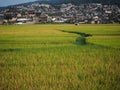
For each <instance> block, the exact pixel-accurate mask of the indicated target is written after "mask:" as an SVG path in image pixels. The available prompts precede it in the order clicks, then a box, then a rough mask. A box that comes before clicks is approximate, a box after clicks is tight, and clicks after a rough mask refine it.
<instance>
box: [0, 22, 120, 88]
mask: <svg viewBox="0 0 120 90" xmlns="http://www.w3.org/2000/svg"><path fill="white" fill-rule="evenodd" d="M62 30H64V31H66V32H62ZM70 31H74V32H82V33H87V34H91V35H92V36H89V37H86V40H87V44H86V45H79V44H76V38H77V37H80V35H78V34H75V33H69V32H70ZM0 90H120V25H119V24H113V25H109V24H106V25H89V24H88V25H79V26H75V25H73V24H46V25H44V24H43V25H42V24H41V25H0Z"/></svg>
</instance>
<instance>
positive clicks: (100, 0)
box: [39, 0, 120, 5]
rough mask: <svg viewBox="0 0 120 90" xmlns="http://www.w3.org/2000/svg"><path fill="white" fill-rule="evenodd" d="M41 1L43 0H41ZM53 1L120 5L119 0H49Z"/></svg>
mask: <svg viewBox="0 0 120 90" xmlns="http://www.w3.org/2000/svg"><path fill="white" fill-rule="evenodd" d="M39 1H41V0H39ZM47 1H50V2H51V3H72V4H77V5H78V4H87V3H102V4H117V5H120V2H119V0H47Z"/></svg>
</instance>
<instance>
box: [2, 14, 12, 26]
mask: <svg viewBox="0 0 120 90" xmlns="http://www.w3.org/2000/svg"><path fill="white" fill-rule="evenodd" d="M4 19H6V20H7V23H8V24H9V23H10V19H12V15H11V14H5V15H4Z"/></svg>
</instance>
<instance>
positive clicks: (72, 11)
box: [0, 3, 120, 24]
mask: <svg viewBox="0 0 120 90" xmlns="http://www.w3.org/2000/svg"><path fill="white" fill-rule="evenodd" d="M35 23H36V24H39V23H79V24H110V23H112V24H114V23H120V7H118V6H117V5H103V4H98V3H91V4H81V5H79V6H76V5H73V4H71V3H68V4H60V5H51V4H40V3H33V4H30V5H18V6H10V7H8V8H5V9H1V10H0V24H35Z"/></svg>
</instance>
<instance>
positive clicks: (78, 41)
mask: <svg viewBox="0 0 120 90" xmlns="http://www.w3.org/2000/svg"><path fill="white" fill-rule="evenodd" d="M76 43H77V44H80V45H85V44H86V38H85V37H78V38H77V39H76Z"/></svg>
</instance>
